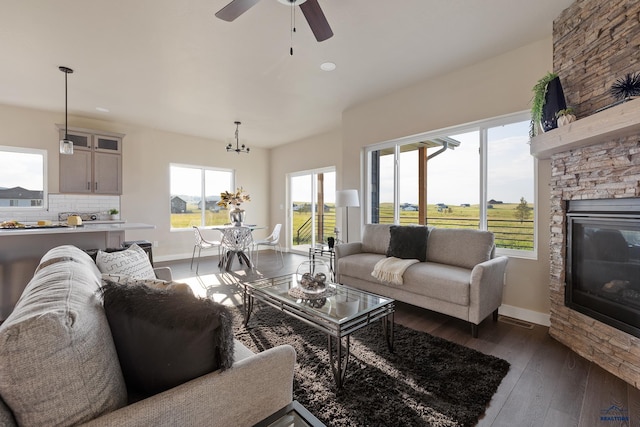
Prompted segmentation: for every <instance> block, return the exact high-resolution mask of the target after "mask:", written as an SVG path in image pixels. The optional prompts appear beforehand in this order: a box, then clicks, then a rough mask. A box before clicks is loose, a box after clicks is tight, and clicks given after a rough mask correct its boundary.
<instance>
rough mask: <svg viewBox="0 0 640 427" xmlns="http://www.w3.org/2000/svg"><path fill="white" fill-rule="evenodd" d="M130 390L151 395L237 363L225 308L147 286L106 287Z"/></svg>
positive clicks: (112, 325) (111, 321)
mask: <svg viewBox="0 0 640 427" xmlns="http://www.w3.org/2000/svg"><path fill="white" fill-rule="evenodd" d="M102 293H103V298H104V309H105V312H106V314H107V320H108V321H109V326H110V328H111V334H112V336H113V341H114V343H115V346H116V351H117V353H118V359H119V360H120V366H121V367H122V373H123V375H124V379H125V382H126V384H127V388H129V389H130V390H131V391H133V392H134V394H136V395H144V396H150V395H153V394H156V393H159V392H162V391H164V390H168V389H170V388H172V387H175V386H177V385H179V384H182V383H184V382H186V381H189V380H191V379H194V378H197V377H199V376H202V375H204V374H207V373H209V372H212V371H215V370H217V369H221V370H224V369H227V368H229V367H231V365H232V364H233V348H234V345H233V328H232V318H231V314H230V313H229V311H228V309H227V307H225V306H223V305H222V304H219V303H216V302H214V301H212V300H209V299H205V298H196V297H194V296H193V295H190V294H186V293H176V292H171V291H167V290H160V289H154V288H150V287H148V286H146V285H144V284H141V283H139V284H133V285H127V286H125V285H120V284H117V283H114V282H107V283H106V284H105V285H104V286H103V287H102Z"/></svg>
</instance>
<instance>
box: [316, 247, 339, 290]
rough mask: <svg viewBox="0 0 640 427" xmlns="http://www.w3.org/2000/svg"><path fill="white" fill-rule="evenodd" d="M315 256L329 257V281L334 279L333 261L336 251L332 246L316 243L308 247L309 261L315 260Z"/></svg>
mask: <svg viewBox="0 0 640 427" xmlns="http://www.w3.org/2000/svg"><path fill="white" fill-rule="evenodd" d="M316 256H320V257H326V258H329V273H331V281H334V280H335V279H336V277H335V276H336V274H335V271H334V268H333V263H334V261H335V259H336V253H335V251H334V250H333V248H329V246H327V245H316V246H312V247H310V248H309V261H315V260H316Z"/></svg>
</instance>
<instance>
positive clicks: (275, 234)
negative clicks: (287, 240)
mask: <svg viewBox="0 0 640 427" xmlns="http://www.w3.org/2000/svg"><path fill="white" fill-rule="evenodd" d="M281 229H282V224H276V225H275V227H273V231H272V232H271V234H270V235H269V236H268V237H266V238H265V239H262V240H256V241H254V242H253V248H254V250H255V251H256V266H257V265H258V259H259V258H260V246H268V247H272V248H274V250H275V251H276V255H277V254H278V252H280V261H281V263H282V265H283V266H284V256H283V255H282V247H281V246H280V230H281Z"/></svg>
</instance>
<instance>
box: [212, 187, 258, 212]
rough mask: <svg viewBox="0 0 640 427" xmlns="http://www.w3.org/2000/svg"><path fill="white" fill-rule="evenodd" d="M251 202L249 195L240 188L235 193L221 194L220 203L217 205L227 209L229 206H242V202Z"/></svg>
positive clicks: (226, 192)
mask: <svg viewBox="0 0 640 427" xmlns="http://www.w3.org/2000/svg"><path fill="white" fill-rule="evenodd" d="M250 201H251V197H249V195H248V194H247V193H245V192H244V189H243V188H242V187H240V188H237V189H236V192H235V193H230V192H228V191H225V192H224V193H220V201H219V202H218V203H217V205H218V206H220V207H223V208H226V207H227V205H234V206H240V205H241V204H242V202H250Z"/></svg>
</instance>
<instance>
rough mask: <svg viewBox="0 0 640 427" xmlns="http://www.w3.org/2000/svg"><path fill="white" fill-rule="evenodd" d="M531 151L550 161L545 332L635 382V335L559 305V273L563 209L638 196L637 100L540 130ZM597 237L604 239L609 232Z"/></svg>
mask: <svg viewBox="0 0 640 427" xmlns="http://www.w3.org/2000/svg"><path fill="white" fill-rule="evenodd" d="M531 152H532V154H533V155H535V156H537V157H538V158H542V159H550V160H551V174H552V176H551V181H550V185H551V213H550V232H551V237H550V250H551V260H550V261H551V283H550V298H551V307H550V312H551V313H550V314H551V318H550V320H551V326H550V328H549V333H550V334H551V336H553V337H554V338H556V339H557V340H558V341H560V342H562V343H563V344H565V345H566V346H568V347H569V348H571V349H572V350H574V351H575V352H576V353H578V354H580V355H581V356H583V357H584V358H586V359H588V360H590V361H592V362H594V363H597V364H598V365H600V366H602V367H603V368H604V369H606V370H608V371H609V372H611V373H612V374H614V375H616V376H618V377H619V378H622V379H623V380H625V381H627V382H628V383H630V384H632V385H633V386H635V387H636V388H640V338H639V337H638V336H636V335H634V334H633V333H630V331H629V330H628V329H627V330H624V328H620V327H619V326H620V325H616V324H614V325H612V324H608V323H606V322H604V321H602V319H601V318H600V319H598V318H594V317H593V316H592V315H590V314H586V313H584V312H583V311H584V310H583V311H579V310H577V309H576V307H575V306H574V307H570V306H568V305H567V304H566V301H567V298H566V297H567V295H566V289H567V288H566V286H567V276H571V272H570V270H568V264H567V262H568V260H569V259H570V257H568V256H567V248H568V240H569V235H568V230H569V220H570V219H571V218H572V216H571V212H569V210H571V211H573V213H574V216H573V218H575V217H576V215H575V213H576V212H575V211H576V210H577V211H580V210H585V209H586V210H589V208H584V207H579V208H574V207H573V206H575V202H587V206H589V205H592V206H593V205H597V206H599V207H600V208H602V209H604V210H605V211H612V210H615V209H614V208H613V207H614V206H616V205H618V204H620V202H622V201H624V202H630V203H631V204H633V203H635V202H632V201H636V200H637V198H640V99H637V100H633V101H629V102H627V103H624V104H622V105H618V106H616V107H613V108H610V109H607V110H604V111H602V112H599V113H596V114H593V115H591V116H589V117H585V118H583V119H581V120H578V121H576V122H574V123H572V124H570V125H569V126H566V127H563V128H559V129H555V130H553V131H551V132H547V133H545V134H543V135H540V136H538V137H536V138H534V139H533V140H532V142H531ZM571 203H574V205H573V206H571ZM623 204H624V203H623ZM567 214H569V216H568V215H567ZM578 217H580V215H578ZM583 222H584V221H583ZM630 227H631V228H632V229H634V227H640V224H636V225H634V226H630ZM608 229H611V227H609V228H608ZM605 241H606V242H607V244H608V243H611V239H610V238H608V239H605ZM599 271H600V270H599ZM569 278H571V277H569ZM611 280H616V279H615V278H612V279H611ZM625 280H626V279H625ZM608 282H609V280H607V281H606V282H605V283H603V286H604V285H605V284H606V283H608ZM638 313H640V312H638ZM596 317H597V316H596ZM635 320H636V321H637V320H638V319H635ZM609 323H611V322H609Z"/></svg>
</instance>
